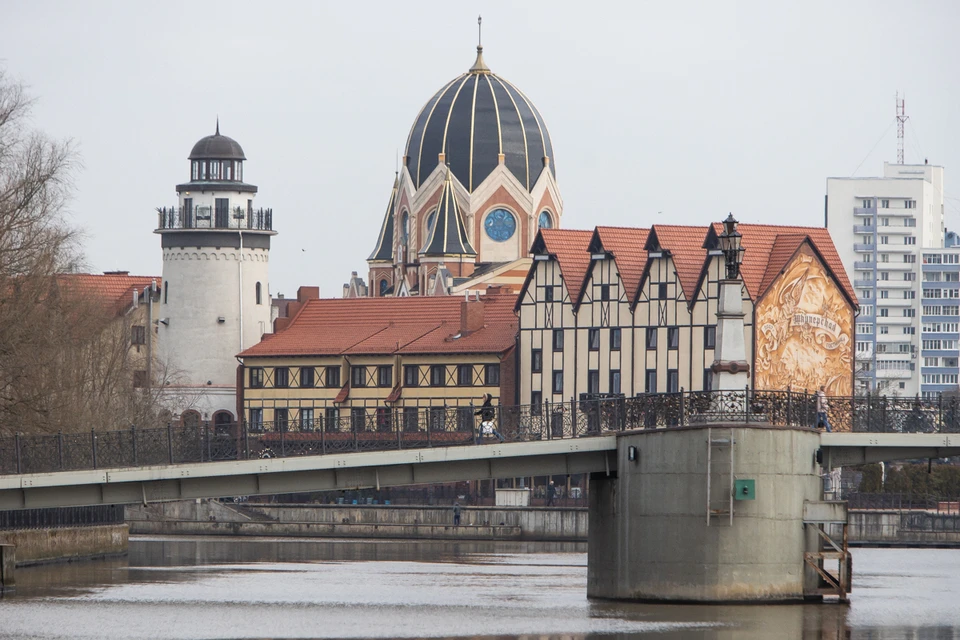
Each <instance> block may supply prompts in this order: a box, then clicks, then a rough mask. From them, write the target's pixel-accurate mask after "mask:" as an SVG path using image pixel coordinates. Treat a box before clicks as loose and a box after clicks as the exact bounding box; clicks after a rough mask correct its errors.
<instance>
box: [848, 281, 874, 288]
mask: <svg viewBox="0 0 960 640" xmlns="http://www.w3.org/2000/svg"><path fill="white" fill-rule="evenodd" d="M874 282H875V281H874V280H854V281H853V286H854V288H856V289H872V288H873V284H874Z"/></svg>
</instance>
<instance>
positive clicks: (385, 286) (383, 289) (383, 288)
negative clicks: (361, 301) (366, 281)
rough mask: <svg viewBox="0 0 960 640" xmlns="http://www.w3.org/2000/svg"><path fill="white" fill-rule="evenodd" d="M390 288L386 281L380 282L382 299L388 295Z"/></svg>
mask: <svg viewBox="0 0 960 640" xmlns="http://www.w3.org/2000/svg"><path fill="white" fill-rule="evenodd" d="M389 288H390V284H389V283H388V282H387V281H386V280H381V281H380V297H381V298H382V297H383V296H385V295H387V289H389Z"/></svg>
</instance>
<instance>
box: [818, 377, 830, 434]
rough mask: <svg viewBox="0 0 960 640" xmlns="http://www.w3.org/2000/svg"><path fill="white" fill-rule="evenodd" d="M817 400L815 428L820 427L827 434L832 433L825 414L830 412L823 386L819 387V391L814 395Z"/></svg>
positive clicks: (828, 419)
mask: <svg viewBox="0 0 960 640" xmlns="http://www.w3.org/2000/svg"><path fill="white" fill-rule="evenodd" d="M816 398H817V428H818V429H819V428H820V427H821V426H823V428H825V429H826V430H827V433H830V432H831V431H833V429H832V428H830V418H829V417H828V416H827V412H828V411H830V403H829V401H828V400H827V392H826V389H825V388H824V386H823V385H820V389H819V390H818V391H817V394H816Z"/></svg>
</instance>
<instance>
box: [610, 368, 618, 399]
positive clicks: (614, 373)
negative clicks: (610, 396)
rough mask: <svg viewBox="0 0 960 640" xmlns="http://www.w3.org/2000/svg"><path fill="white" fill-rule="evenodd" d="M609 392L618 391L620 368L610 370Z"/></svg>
mask: <svg viewBox="0 0 960 640" xmlns="http://www.w3.org/2000/svg"><path fill="white" fill-rule="evenodd" d="M610 393H620V370H619V369H611V370H610Z"/></svg>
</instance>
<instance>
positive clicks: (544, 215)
mask: <svg viewBox="0 0 960 640" xmlns="http://www.w3.org/2000/svg"><path fill="white" fill-rule="evenodd" d="M537 224H538V225H539V226H540V228H541V229H552V228H553V218H551V217H550V212H549V211H547V210H543V211H541V212H540V217H539V218H537Z"/></svg>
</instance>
